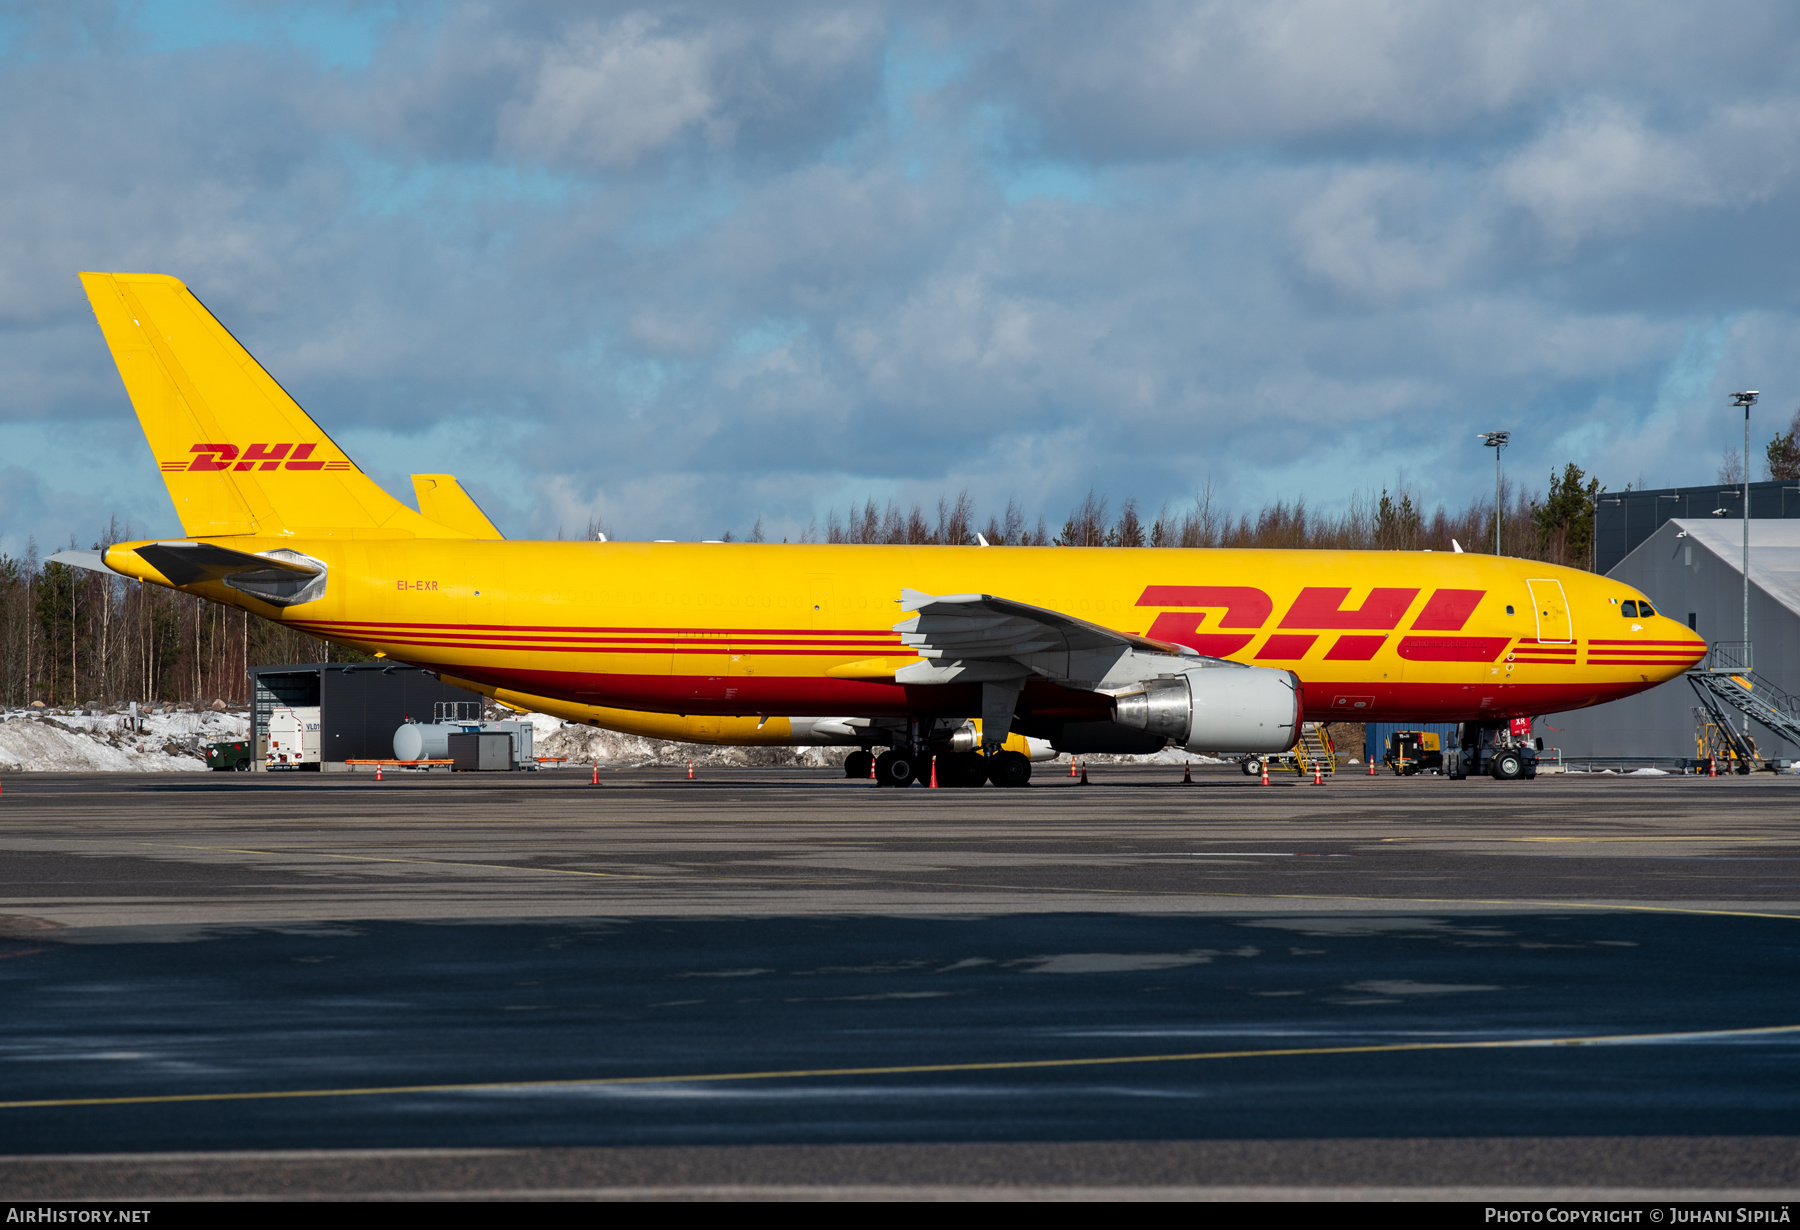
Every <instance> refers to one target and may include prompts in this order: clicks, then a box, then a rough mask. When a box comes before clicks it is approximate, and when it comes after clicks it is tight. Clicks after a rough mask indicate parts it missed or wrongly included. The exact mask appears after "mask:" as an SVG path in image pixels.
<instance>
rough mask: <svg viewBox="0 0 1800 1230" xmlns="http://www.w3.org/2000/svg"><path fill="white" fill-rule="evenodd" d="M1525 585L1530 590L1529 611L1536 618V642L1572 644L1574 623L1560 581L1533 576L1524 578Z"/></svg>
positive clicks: (1542, 643)
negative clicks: (1570, 617)
mask: <svg viewBox="0 0 1800 1230" xmlns="http://www.w3.org/2000/svg"><path fill="white" fill-rule="evenodd" d="M1525 587H1526V588H1527V589H1529V590H1530V591H1531V612H1532V614H1533V615H1534V616H1535V617H1536V618H1537V639H1538V644H1540V645H1569V644H1573V643H1574V640H1575V631H1574V625H1573V623H1572V622H1571V621H1570V619H1569V599H1568V596H1567V595H1566V594H1564V593H1563V587H1562V582H1561V581H1557V580H1553V579H1551V578H1548V577H1533V578H1528V579H1527V580H1526V582H1525Z"/></svg>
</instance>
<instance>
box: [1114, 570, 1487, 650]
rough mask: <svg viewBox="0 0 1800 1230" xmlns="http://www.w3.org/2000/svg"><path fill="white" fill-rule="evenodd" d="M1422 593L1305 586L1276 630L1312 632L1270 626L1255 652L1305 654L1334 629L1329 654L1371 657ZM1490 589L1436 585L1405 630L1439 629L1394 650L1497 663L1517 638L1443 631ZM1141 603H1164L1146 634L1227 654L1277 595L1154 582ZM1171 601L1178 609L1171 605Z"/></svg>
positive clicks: (1262, 619) (1256, 626)
mask: <svg viewBox="0 0 1800 1230" xmlns="http://www.w3.org/2000/svg"><path fill="white" fill-rule="evenodd" d="M1420 592H1421V591H1420V590H1418V589H1416V588H1411V589H1403V588H1387V587H1380V586H1378V587H1376V588H1374V589H1372V590H1370V591H1369V596H1368V597H1367V598H1364V599H1363V601H1362V602H1361V604H1359V605H1357V606H1354V607H1346V606H1345V605H1344V600H1345V599H1346V598H1348V597H1349V596H1350V587H1349V586H1347V585H1344V586H1334V585H1324V586H1307V587H1306V588H1305V589H1302V590H1301V591H1300V596H1299V597H1298V598H1295V599H1294V602H1293V605H1292V606H1290V607H1289V608H1288V610H1287V613H1286V614H1285V615H1283V616H1282V617H1281V621H1280V622H1279V623H1278V624H1276V628H1277V629H1286V628H1297V629H1298V628H1303V629H1307V631H1304V632H1284V631H1279V630H1278V631H1276V632H1274V633H1272V634H1271V635H1270V636H1269V638H1268V640H1267V641H1265V642H1264V643H1263V645H1262V647H1261V648H1260V649H1258V650H1257V651H1256V658H1257V660H1259V661H1262V660H1273V661H1292V660H1294V659H1296V658H1303V657H1305V656H1306V655H1307V653H1308V652H1309V651H1310V650H1311V649H1312V647H1313V646H1314V644H1316V643H1317V642H1318V641H1319V640H1320V639H1321V636H1322V635H1323V632H1324V631H1333V632H1338V633H1339V635H1338V636H1337V637H1335V638H1334V639H1333V640H1332V642H1331V645H1330V646H1329V648H1327V649H1326V651H1325V655H1324V659H1325V661H1327V662H1367V661H1369V660H1370V659H1372V658H1373V657H1374V656H1375V655H1376V653H1377V652H1379V651H1380V649H1381V647H1382V646H1383V645H1384V644H1386V643H1387V641H1388V638H1389V637H1390V636H1392V635H1394V633H1395V630H1396V629H1398V628H1399V626H1400V622H1401V620H1403V619H1404V618H1405V617H1406V613H1407V611H1409V610H1411V609H1412V605H1413V601H1414V599H1416V598H1417V597H1418V596H1419V594H1420ZM1486 596H1487V591H1486V590H1484V589H1438V590H1433V591H1432V593H1431V596H1430V597H1429V598H1428V599H1426V601H1425V606H1424V608H1423V609H1422V610H1420V612H1419V614H1418V616H1417V617H1416V618H1415V619H1414V620H1413V621H1412V624H1411V625H1410V626H1409V627H1408V628H1407V632H1408V633H1435V634H1436V635H1427V636H1418V635H1406V636H1402V637H1401V638H1400V644H1399V646H1398V647H1397V649H1396V650H1395V652H1396V653H1398V654H1399V656H1400V657H1402V658H1404V659H1406V660H1408V661H1413V662H1492V661H1493V660H1494V659H1495V658H1497V657H1499V656H1500V654H1501V652H1502V651H1504V650H1505V648H1506V647H1507V646H1508V645H1509V644H1511V643H1512V637H1510V636H1455V635H1445V634H1449V633H1457V632H1460V631H1462V628H1463V625H1464V624H1466V623H1468V622H1469V616H1471V615H1473V614H1474V613H1475V608H1476V606H1477V605H1479V604H1480V602H1481V600H1482V599H1483V598H1484V597H1486ZM1137 605H1138V606H1150V607H1162V608H1164V610H1163V613H1162V614H1160V615H1158V616H1157V617H1156V619H1155V621H1154V622H1152V623H1151V625H1150V628H1149V630H1148V631H1147V632H1146V633H1145V634H1144V635H1145V636H1148V637H1150V638H1151V639H1152V640H1159V641H1168V642H1170V643H1172V644H1176V645H1186V646H1188V647H1189V648H1191V649H1195V650H1198V651H1199V652H1200V653H1203V654H1208V655H1210V656H1212V657H1215V658H1226V657H1230V656H1231V655H1232V654H1234V653H1238V652H1240V651H1241V650H1243V649H1244V648H1245V647H1247V646H1248V645H1249V644H1250V642H1251V641H1253V640H1255V639H1256V637H1257V635H1258V633H1260V632H1261V631H1262V629H1263V627H1264V626H1265V625H1266V624H1267V623H1268V622H1269V616H1271V615H1272V614H1274V613H1275V602H1274V599H1272V598H1270V597H1269V595H1268V594H1267V593H1265V592H1263V591H1262V590H1260V589H1256V588H1254V587H1252V586H1248V585H1151V586H1149V587H1147V588H1146V589H1145V590H1144V592H1143V594H1142V595H1141V596H1140V597H1139V598H1138V600H1137ZM1169 607H1177V608H1181V609H1178V610H1168V609H1167V608H1169ZM1212 610H1217V611H1219V612H1220V614H1219V616H1218V620H1217V622H1216V623H1215V624H1213V625H1212V626H1213V627H1215V628H1218V629H1219V631H1217V632H1213V631H1203V630H1202V627H1201V625H1202V624H1204V623H1205V621H1206V617H1207V612H1208V611H1212ZM1238 629H1243V631H1238Z"/></svg>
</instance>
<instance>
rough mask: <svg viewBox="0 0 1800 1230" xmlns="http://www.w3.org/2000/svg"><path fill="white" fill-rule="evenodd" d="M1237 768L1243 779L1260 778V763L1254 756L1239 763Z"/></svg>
mask: <svg viewBox="0 0 1800 1230" xmlns="http://www.w3.org/2000/svg"><path fill="white" fill-rule="evenodd" d="M1238 767H1239V768H1241V769H1242V770H1243V771H1244V776H1245V777H1261V776H1262V761H1260V760H1258V759H1257V758H1256V757H1254V756H1252V757H1251V758H1250V759H1248V760H1245V761H1242V762H1240V763H1239V765H1238Z"/></svg>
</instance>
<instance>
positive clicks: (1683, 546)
mask: <svg viewBox="0 0 1800 1230" xmlns="http://www.w3.org/2000/svg"><path fill="white" fill-rule="evenodd" d="M1742 535H1743V522H1742V521H1741V520H1739V519H1737V518H1734V517H1705V518H1688V517H1676V518H1671V519H1669V520H1665V521H1664V522H1662V524H1661V525H1659V526H1658V527H1657V528H1656V529H1655V531H1654V532H1652V533H1650V534H1649V535H1648V536H1647V537H1645V538H1643V539H1642V541H1641V542H1640V543H1639V544H1638V545H1637V546H1636V547H1635V548H1634V549H1633V550H1632V551H1631V552H1630V553H1629V554H1628V555H1626V556H1625V557H1624V558H1623V559H1621V560H1620V561H1619V562H1618V563H1617V564H1616V565H1614V566H1613V567H1612V569H1611V570H1609V571H1608V573H1607V575H1608V576H1610V577H1612V578H1613V579H1615V580H1618V581H1623V582H1625V583H1626V584H1627V585H1631V586H1635V587H1636V588H1637V589H1638V590H1639V591H1641V592H1642V593H1644V594H1646V595H1648V596H1649V598H1650V601H1651V602H1653V603H1655V604H1656V609H1657V611H1658V612H1660V614H1661V617H1662V618H1667V619H1669V620H1671V621H1673V622H1675V623H1679V624H1682V625H1684V626H1686V627H1689V628H1692V629H1694V630H1695V631H1696V632H1698V633H1699V634H1700V635H1701V636H1703V637H1705V638H1706V639H1707V641H1708V642H1711V643H1716V642H1719V641H1741V640H1742V639H1743V636H1744V606H1743V601H1744V582H1743V576H1744V574H1743V572H1742V570H1741V562H1742V559H1743V538H1742ZM1575 633H1576V635H1577V636H1579V637H1582V638H1584V639H1585V638H1587V637H1591V636H1594V635H1596V633H1595V632H1594V631H1593V630H1592V629H1589V628H1582V627H1579V626H1578V627H1577V628H1576V629H1575ZM1750 641H1751V644H1752V645H1753V646H1754V647H1755V655H1756V662H1755V667H1756V673H1757V674H1758V675H1759V676H1762V677H1764V678H1766V679H1768V680H1769V681H1770V682H1772V683H1774V684H1775V685H1776V686H1777V687H1780V688H1783V689H1785V690H1786V691H1788V692H1800V520H1775V519H1770V520H1760V519H1754V518H1753V519H1752V520H1751V522H1750ZM1697 703H1698V701H1697V700H1696V698H1695V696H1694V692H1693V689H1692V688H1691V687H1689V686H1688V683H1687V681H1686V680H1685V679H1672V680H1670V681H1669V682H1668V683H1665V684H1663V685H1662V686H1661V687H1656V688H1652V689H1651V690H1650V691H1648V692H1641V693H1639V694H1638V695H1636V696H1632V697H1627V698H1626V699H1625V700H1619V701H1614V702H1612V703H1611V704H1608V705H1596V706H1594V707H1593V708H1591V709H1578V710H1576V711H1574V712H1572V713H1557V714H1549V715H1547V716H1545V717H1542V718H1539V719H1538V723H1537V727H1538V730H1539V732H1540V733H1541V734H1542V735H1543V738H1544V744H1545V746H1546V747H1549V746H1556V747H1559V748H1561V749H1562V753H1563V755H1564V757H1565V758H1566V757H1571V756H1574V757H1581V756H1693V755H1695V738H1694V727H1695V718H1694V706H1695V705H1696V704H1697ZM1750 734H1751V736H1752V737H1753V738H1754V739H1755V740H1756V744H1757V748H1758V751H1759V752H1761V753H1763V754H1766V755H1770V756H1776V757H1782V758H1794V757H1800V747H1795V746H1793V745H1791V744H1789V743H1788V742H1787V741H1786V740H1785V739H1783V738H1781V737H1780V736H1778V735H1776V734H1775V733H1774V732H1773V731H1770V730H1767V729H1764V728H1762V727H1761V726H1760V725H1758V724H1757V723H1754V722H1752V723H1751V727H1750Z"/></svg>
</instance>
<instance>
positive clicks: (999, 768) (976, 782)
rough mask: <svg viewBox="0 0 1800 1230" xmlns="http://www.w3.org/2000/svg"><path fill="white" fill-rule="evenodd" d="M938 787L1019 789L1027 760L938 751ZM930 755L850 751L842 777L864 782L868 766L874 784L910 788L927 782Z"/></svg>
mask: <svg viewBox="0 0 1800 1230" xmlns="http://www.w3.org/2000/svg"><path fill="white" fill-rule="evenodd" d="M936 759H937V779H938V786H939V787H951V788H953V787H974V786H985V785H987V784H988V783H989V782H992V783H993V784H994V785H996V786H1023V785H1025V784H1026V783H1027V782H1029V781H1030V780H1031V759H1030V757H1028V756H1026V755H1024V754H1023V753H1020V752H996V753H994V754H993V755H991V756H983V755H981V754H980V753H978V752H951V751H942V752H939V753H938V754H937V757H936ZM931 764H932V756H931V753H929V752H927V753H925V754H923V755H917V754H915V753H913V752H910V751H908V750H906V749H904V748H893V749H891V750H889V751H885V752H883V753H881V755H879V756H871V755H870V754H869V753H868V752H866V751H856V752H851V753H850V754H849V755H848V756H846V757H844V776H845V777H849V778H862V779H867V778H868V776H869V769H870V766H871V765H872V766H873V767H874V769H875V782H876V784H877V785H881V786H896V787H898V786H910V785H912V784H913V783H914V782H924V781H929V780H931Z"/></svg>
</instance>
